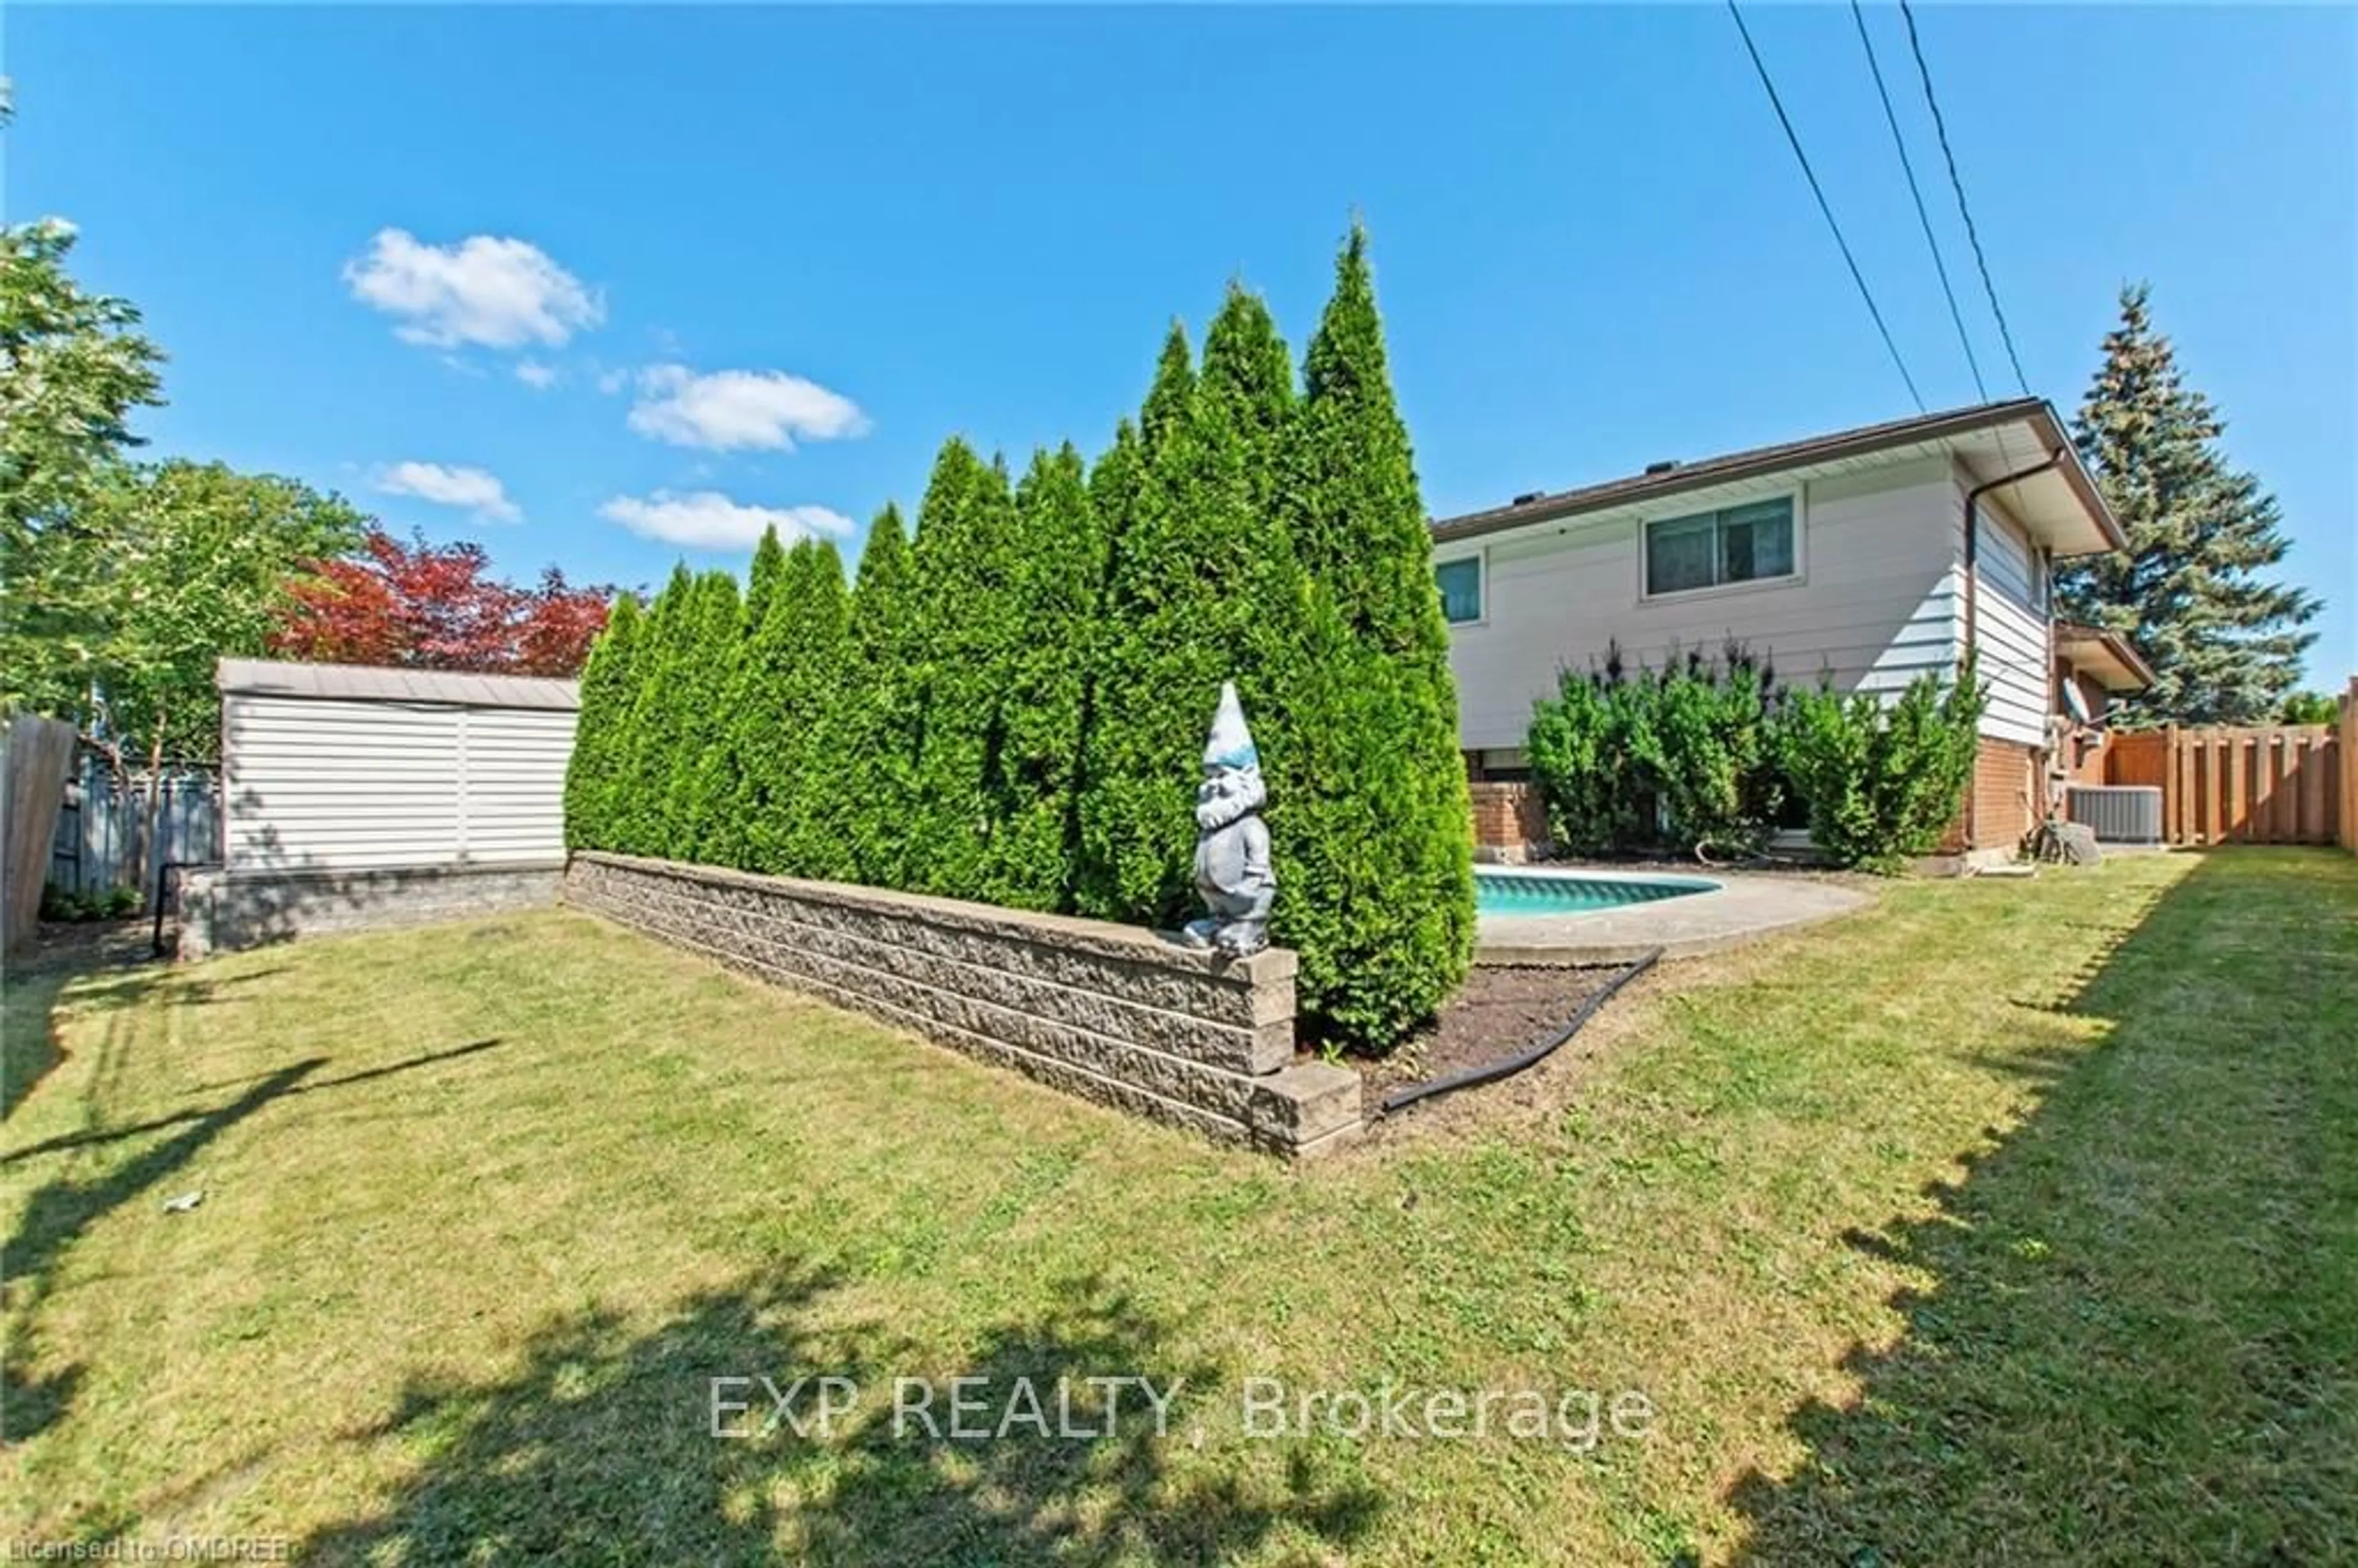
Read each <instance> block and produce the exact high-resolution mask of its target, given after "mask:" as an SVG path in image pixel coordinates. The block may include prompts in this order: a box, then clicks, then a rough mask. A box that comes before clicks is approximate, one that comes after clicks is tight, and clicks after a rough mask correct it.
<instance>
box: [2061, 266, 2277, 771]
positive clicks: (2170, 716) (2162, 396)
mask: <svg viewBox="0 0 2358 1568" xmlns="http://www.w3.org/2000/svg"><path fill="white" fill-rule="evenodd" d="M2146 296H2147V290H2146V286H2145V285H2143V284H2138V285H2136V286H2135V287H2130V288H2125V289H2123V290H2122V291H2121V322H2120V325H2119V326H2118V327H2116V328H2115V329H2114V330H2112V332H2111V333H2109V334H2108V335H2107V336H2106V337H2105V339H2104V365H2103V368H2101V369H2100V370H2098V371H2097V372H2096V377H2095V380H2094V382H2093V384H2091V385H2090V387H2089V389H2088V396H2087V400H2086V401H2085V402H2084V403H2082V405H2081V406H2080V413H2079V416H2078V417H2077V418H2076V419H2075V420H2074V421H2073V425H2072V428H2073V434H2074V436H2075V437H2076V438H2077V440H2078V443H2079V448H2080V455H2081V457H2082V460H2084V461H2085V462H2086V463H2087V465H2088V467H2089V469H2090V470H2092V471H2093V473H2094V474H2095V476H2096V482H2097V483H2098V484H2099V485H2100V486H2102V487H2103V490H2104V499H2105V500H2106V501H2108V502H2110V503H2112V508H2113V514H2114V515H2115V516H2116V517H2118V518H2119V519H2120V522H2121V527H2122V529H2123V530H2124V531H2125V533H2126V534H2127V535H2128V540H2129V547H2128V550H2127V552H2126V553H2125V554H2124V555H2114V556H2096V557H2085V558H2082V559H2080V560H2076V561H2073V562H2071V563H2069V564H2068V565H2066V566H2064V567H2062V568H2059V570H2058V571H2057V574H2056V587H2057V589H2058V595H2059V599H2060V600H2061V608H2062V611H2063V613H2064V614H2066V615H2068V616H2070V617H2071V619H2073V620H2076V621H2082V622H2088V623H2090V624H2092V625H2096V626H2101V627H2104V628H2105V629H2106V630H2108V631H2113V632H2118V633H2124V634H2125V635H2126V636H2127V637H2128V639H2129V640H2130V641H2131V642H2132V643H2136V646H2137V648H2138V650H2139V651H2140V652H2142V653H2143V654H2145V656H2146V658H2147V660H2148V661H2149V662H2150V663H2151V664H2152V665H2153V668H2154V674H2155V676H2156V677H2157V678H2156V680H2155V683H2154V686H2153V689H2151V690H2150V691H2147V692H2145V693H2143V694H2141V695H2139V696H2137V697H2133V698H2130V699H2129V700H2128V701H2127V702H2126V703H2125V705H2124V708H2123V711H2122V719H2123V720H2124V721H2125V722H2130V723H2137V722H2143V723H2162V722H2173V721H2174V722H2177V723H2181V724H2256V723H2265V722H2266V721H2267V720H2268V719H2269V718H2270V717H2271V716H2272V715H2273V714H2274V713H2275V712H2276V710H2277V706H2278V704H2279V703H2281V702H2282V700H2283V698H2284V697H2285V695H2286V694H2287V693H2288V692H2289V691H2291V690H2292V688H2293V687H2294V686H2295V685H2297V684H2298V683H2299V676H2300V655H2301V652H2302V650H2304V649H2305V648H2307V647H2308V646H2309V643H2311V642H2313V641H2315V634H2314V633H2306V632H2303V631H2301V630H2300V628H2301V626H2303V625H2304V624H2306V623H2307V622H2309V619H2310V618H2311V617H2312V616H2314V615H2315V614H2316V613H2317V609H2318V604H2317V600H2316V599H2315V598H2314V597H2313V596H2311V595H2309V594H2308V593H2306V592H2304V591H2302V590H2301V589H2298V588H2293V587H2290V586H2288V585H2286V584H2284V583H2281V582H2277V581H2275V580H2272V579H2271V578H2270V577H2269V576H2268V575H2266V574H2267V573H2268V572H2269V571H2270V568H2275V567H2277V565H2279V564H2280V563H2281V562H2282V561H2283V560H2284V557H2285V550H2286V546H2287V541H2286V539H2285V537H2284V535H2283V533H2282V532H2281V530H2280V528H2279V522H2280V518H2279V515H2278V513H2277V503H2276V498H2275V497H2274V496H2271V495H2269V494H2267V493H2266V492H2264V491H2262V490H2261V488H2260V483H2259V480H2258V479H2257V478H2256V477H2255V476H2254V475H2253V474H2250V473H2248V472H2244V471H2243V470H2237V469H2234V468H2232V467H2230V466H2229V464H2228V462H2227V460H2226V458H2225V456H2224V455H2223V453H2222V452H2221V451H2220V450H2219V447H2218V440H2219V438H2220V436H2221V435H2222V434H2223V432H2224V431H2225V429H2226V425H2225V422H2224V421H2223V420H2222V419H2221V418H2220V417H2219V416H2218V414H2217V412H2216V411H2215V410H2214V409H2213V408H2212V406H2211V401H2210V399H2208V398H2206V397H2204V396H2203V395H2201V393H2199V392H2196V391H2194V390H2193V389H2192V388H2190V387H2189V386H2188V385H2187V384H2185V379H2184V377H2183V376H2182V374H2181V373H2180V371H2179V368H2178V356H2177V351H2175V349H2173V348H2172V347H2171V344H2170V341H2169V339H2168V338H2166V337H2163V336H2162V335H2160V334H2159V333H2158V332H2156V331H2155V330H2154V329H2153V323H2152V320H2151V318H2150V316H2149V315H2148V313H2147V307H2146Z"/></svg>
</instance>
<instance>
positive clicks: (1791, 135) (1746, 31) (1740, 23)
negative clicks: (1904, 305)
mask: <svg viewBox="0 0 2358 1568" xmlns="http://www.w3.org/2000/svg"><path fill="white" fill-rule="evenodd" d="M1727 14H1728V15H1729V16H1733V17H1735V18H1736V31H1737V32H1738V33H1741V34H1742V35H1743V36H1744V49H1745V52H1746V53H1747V54H1749V55H1750V56H1751V57H1752V68H1753V69H1754V70H1757V71H1758V72H1759V73H1760V85H1761V86H1762V87H1765V88H1767V89H1768V106H1769V107H1770V108H1772V109H1774V110H1776V111H1777V123H1778V124H1780V125H1782V126H1784V127H1785V140H1786V141H1787V142H1788V143H1789V144H1790V145H1791V146H1792V149H1793V157H1794V158H1795V159H1796V160H1798V161H1799V162H1800V164H1801V176H1802V178H1805V179H1807V180H1808V181H1809V182H1810V194H1812V196H1815V197H1816V198H1817V199H1818V211H1820V212H1822V213H1823V214H1824V215H1825V220H1826V227H1827V228H1829V229H1831V230H1833V236H1834V243H1835V245H1836V246H1838V247H1839V248H1840V249H1841V251H1842V258H1843V261H1844V263H1845V264H1847V265H1849V267H1850V280H1851V281H1852V282H1853V283H1855V284H1856V285H1858V297H1860V298H1861V299H1864V300H1866V313H1867V314H1868V315H1869V316H1872V317H1874V318H1875V330H1877V332H1879V333H1881V334H1882V335H1883V346H1884V347H1885V348H1886V349H1887V350H1889V351H1890V352H1891V362H1892V363H1893V364H1895V365H1897V366H1898V368H1899V379H1900V380H1901V381H1904V382H1906V383H1907V384H1908V395H1909V396H1910V397H1912V398H1914V399H1915V400H1916V411H1917V412H1918V413H1919V414H1921V413H1923V412H1924V395H1923V394H1922V393H1920V392H1919V391H1917V390H1916V378H1915V377H1914V376H1912V375H1909V373H1908V362H1907V361H1906V360H1904V359H1901V358H1900V357H1899V345H1898V343H1895V342H1893V341H1891V329H1890V328H1889V327H1887V326H1886V325H1885V324H1884V320H1883V311H1882V309H1881V308H1879V307H1877V304H1876V303H1875V294H1874V292H1873V291H1872V290H1870V289H1869V288H1868V287H1866V275H1865V274H1863V273H1861V272H1860V271H1859V270H1858V258H1857V257H1856V256H1854V255H1853V254H1851V251H1850V242H1849V241H1848V240H1846V239H1844V238H1843V232H1842V225H1841V224H1840V223H1838V222H1835V221H1834V210H1833V207H1832V206H1831V205H1830V204H1829V203H1828V202H1827V200H1826V193H1825V189H1824V188H1823V187H1822V186H1820V185H1819V184H1818V175H1817V171H1816V170H1815V169H1813V168H1811V167H1810V155H1809V154H1807V153H1805V152H1803V151H1802V150H1801V136H1800V135H1799V134H1797V133H1796V132H1795V131H1794V129H1793V121H1792V118H1791V116H1790V115H1788V114H1786V113H1785V101H1784V100H1783V99H1781V98H1779V96H1778V95H1777V83H1776V82H1775V81H1772V80H1770V78H1769V75H1768V65H1767V63H1766V62H1765V61H1763V60H1762V59H1761V58H1760V50H1759V49H1758V46H1756V45H1755V44H1754V43H1753V41H1752V29H1751V28H1749V27H1746V26H1745V25H1744V13H1743V12H1741V11H1739V10H1737V9H1736V0H1727Z"/></svg>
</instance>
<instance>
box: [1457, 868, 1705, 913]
mask: <svg viewBox="0 0 2358 1568" xmlns="http://www.w3.org/2000/svg"><path fill="white" fill-rule="evenodd" d="M1718 891H1719V884H1718V883H1717V882H1715V881H1712V880H1711V879H1710V878H1708V877H1675V876H1655V875H1651V874H1648V873H1642V872H1637V871H1534V870H1525V869H1520V868H1518V869H1514V870H1509V869H1506V868H1504V867H1498V866H1476V867H1475V868H1474V910H1475V913H1476V914H1595V912H1596V911H1598V910H1601V909H1619V908H1622V907H1623V906H1625V905H1628V904H1632V903H1653V902H1655V901H1656V900H1658V899H1665V898H1684V897H1685V896H1686V895H1687V894H1689V893H1696V892H1718Z"/></svg>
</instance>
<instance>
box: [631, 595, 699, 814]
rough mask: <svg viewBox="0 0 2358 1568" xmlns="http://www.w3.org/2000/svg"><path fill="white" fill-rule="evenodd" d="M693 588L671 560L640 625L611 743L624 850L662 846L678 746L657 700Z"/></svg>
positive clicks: (667, 684) (667, 680) (665, 688)
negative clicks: (623, 713)
mask: <svg viewBox="0 0 2358 1568" xmlns="http://www.w3.org/2000/svg"><path fill="white" fill-rule="evenodd" d="M695 591H696V579H694V578H692V577H690V576H689V575H688V570H687V563H686V562H684V561H683V562H677V563H675V564H674V565H673V567H672V569H671V578H670V579H669V580H668V581H666V582H665V584H664V586H663V590H662V591H661V592H659V593H657V594H656V595H655V598H654V604H653V605H652V606H651V607H649V609H648V611H647V615H646V619H645V620H644V622H642V623H641V625H640V629H639V651H638V654H636V656H635V657H633V659H632V661H631V670H632V677H633V680H632V684H633V687H635V688H636V689H635V691H634V692H633V696H632V698H631V706H630V713H629V718H628V721H627V722H626V724H625V725H624V728H623V733H622V739H621V740H620V741H617V742H616V745H615V748H614V755H615V760H616V769H615V772H616V780H615V802H614V807H613V810H612V812H611V818H610V819H611V821H612V823H613V838H614V843H613V846H612V847H613V848H614V849H617V850H619V851H620V852H622V853H623V854H626V855H653V856H660V855H662V854H664V853H665V835H664V811H665V804H666V802H667V801H668V800H669V798H670V793H671V769H672V767H673V766H674V764H675V762H676V757H677V752H676V734H675V732H674V731H673V730H672V728H671V725H670V724H669V722H668V715H666V714H665V710H664V708H662V706H661V704H662V702H663V701H664V700H665V696H666V695H667V693H668V692H669V690H670V688H671V687H673V686H674V685H675V684H676V683H675V682H674V680H673V678H672V675H671V671H672V668H673V666H674V665H676V664H677V663H678V662H679V643H680V639H681V638H682V636H683V635H685V634H686V629H687V622H688V619H689V615H688V608H689V607H688V600H689V598H690V597H691V596H692V595H693V594H694V593H695Z"/></svg>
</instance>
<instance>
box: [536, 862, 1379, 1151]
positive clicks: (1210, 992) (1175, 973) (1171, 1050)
mask: <svg viewBox="0 0 2358 1568" xmlns="http://www.w3.org/2000/svg"><path fill="white" fill-rule="evenodd" d="M565 901H566V902H567V903H571V904H576V905H579V907H581V908H584V909H588V910H591V911H594V912H595V913H597V914H602V915H605V916H607V917H608V918H610V919H612V920H615V921H619V922H620V923H621V924H622V925H628V926H630V927H632V928H633V929H634V930H637V931H641V932H644V933H645V934H646V935H650V936H654V937H656V938H658V939H660V940H662V941H665V942H668V943H671V944H672V945H673V946H678V947H684V948H687V950H689V951H691V952H696V953H701V954H703V955H705V956H706V957H710V958H713V959H716V960H718V961H719V962H720V963H722V964H725V965H727V966H729V967H730V968H734V969H740V970H742V971H745V972H746V973H749V974H752V975H755V976H758V977H759V978H761V979H766V980H770V981H773V982H774V983H776V984H779V985H782V986H785V987H788V988H790V989H794V990H797V991H802V992H804V993H806V994H807V995H812V996H817V997H820V998H823V999H824V1000H827V1001H831V1002H834V1003H836V1004H838V1006H842V1007H848V1008H851V1009H853V1010H854V1011H860V1012H865V1013H868V1014H870V1015H871V1016H872V1017H876V1018H880V1019H882V1020H884V1021H885V1022H890V1023H895V1024H899V1025H902V1026H903V1027H904V1028H907V1029H910V1030H913V1031H914V1032H916V1033H919V1034H923V1035H925V1036H927V1037H928V1038H930V1039H932V1040H935V1041H937V1042H939V1043H940V1044H945V1045H948V1046H950V1047H952V1048H953V1049H955V1050H958V1051H963V1052H965V1053H967V1054H969V1055H974V1056H979V1057H981V1058H982V1059H983V1060H985V1061H988V1062H993V1063H996V1064H998V1065H1001V1066H1008V1067H1012V1068H1014V1069H1015V1070H1017V1071H1018V1072H1021V1073H1024V1074H1026V1075H1028V1076H1032V1077H1034V1078H1037V1079H1039V1080H1040V1081H1041V1082H1043V1083H1046V1084H1050V1085H1053V1086H1054V1087H1057V1088H1060V1089H1064V1090H1065V1091H1066V1092H1068V1093H1071V1094H1076V1095H1079V1096H1082V1097H1084V1098H1088V1099H1093V1100H1098V1101H1099V1102H1101V1103H1104V1104H1107V1105H1111V1106H1115V1107H1118V1108H1121V1109H1124V1110H1128V1111H1130V1112H1132V1113H1134V1114H1137V1115H1140V1116H1145V1117H1151V1118H1152V1119H1155V1120H1158V1121H1164V1122H1169V1123H1172V1124H1174V1125H1176V1126H1180V1127H1185V1128H1189V1129H1192V1130H1195V1131H1197V1132H1201V1133H1204V1134H1206V1135H1207V1136H1209V1137H1211V1138H1214V1139H1217V1140H1219V1141H1223V1142H1230V1143H1243V1144H1249V1145H1251V1146H1253V1147H1257V1148H1262V1149H1268V1150H1271V1151H1272V1152H1278V1153H1282V1154H1287V1155H1300V1154H1310V1153H1316V1152H1323V1151H1325V1150H1327V1149H1331V1148H1335V1147H1337V1146H1339V1145H1341V1144H1343V1143H1347V1142H1348V1141H1351V1140H1353V1139H1355V1138H1357V1136H1358V1133H1359V1130H1360V1127H1361V1122H1360V1117H1359V1090H1360V1084H1359V1075H1358V1074H1357V1072H1355V1071H1353V1070H1351V1069H1349V1068H1347V1067H1342V1066H1337V1065H1332V1064H1329V1063H1325V1062H1305V1063H1300V1064H1297V1063H1295V1062H1294V1060H1293V975H1294V957H1293V954H1292V953H1290V952H1287V951H1284V950H1283V949H1282V948H1274V947H1272V948H1269V949H1266V950H1264V951H1262V952H1260V953H1256V954H1254V955H1252V956H1251V957H1248V958H1238V959H1233V960H1221V959H1218V958H1216V957H1214V956H1213V955H1212V954H1210V953H1207V952H1203V951H1199V950H1196V949H1195V948H1190V947H1182V946H1178V945H1176V944H1175V943H1174V942H1172V941H1171V940H1170V939H1169V938H1168V937H1164V936H1161V935H1156V934H1155V933H1153V932H1151V931H1143V930H1140V929H1137V928H1136V927H1132V926H1127V925H1107V924H1105V923H1103V922H1100V921H1094V920H1075V919H1071V918H1068V917H1066V916H1063V915H1054V914H1029V913H1026V912H1022V911H1018V910H1009V909H1000V908H996V907H994V906H991V905H989V904H979V903H960V902H957V901H956V900H953V899H943V898H927V897H923V896H920V895H918V894H914V893H900V892H886V891H884V890H882V889H878V888H862V887H851V886H849V885H846V884H844V883H840V882H812V881H795V880H794V879H791V878H786V877H763V876H754V875H752V874H750V873H747V872H744V871H724V870H721V869H719V868H718V867H713V866H689V865H681V864H679V863H677V862H675V861H670V860H640V859H636V858H634V857H630V856H622V855H599V854H579V855H576V856H574V857H573V861H572V864H571V866H570V867H569V868H568V871H567V872H566V878H565Z"/></svg>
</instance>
